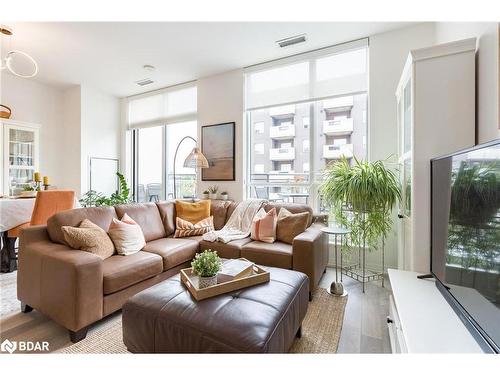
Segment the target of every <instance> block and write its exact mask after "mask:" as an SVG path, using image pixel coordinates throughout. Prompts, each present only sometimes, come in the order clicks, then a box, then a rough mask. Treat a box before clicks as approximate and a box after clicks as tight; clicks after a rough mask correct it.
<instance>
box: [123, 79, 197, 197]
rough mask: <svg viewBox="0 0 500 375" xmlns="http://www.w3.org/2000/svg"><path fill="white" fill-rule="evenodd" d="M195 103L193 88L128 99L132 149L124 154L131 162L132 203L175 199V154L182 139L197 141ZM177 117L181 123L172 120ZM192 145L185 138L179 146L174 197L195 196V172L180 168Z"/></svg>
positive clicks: (187, 87)
mask: <svg viewBox="0 0 500 375" xmlns="http://www.w3.org/2000/svg"><path fill="white" fill-rule="evenodd" d="M196 100H197V89H196V86H192V85H187V86H185V87H182V88H175V89H165V90H163V91H162V92H159V93H158V92H155V93H154V94H151V95H138V96H136V97H131V98H129V99H128V119H129V123H128V127H129V129H130V131H129V132H128V133H129V135H130V136H131V137H130V138H132V143H133V147H131V148H130V150H129V154H128V155H127V157H128V158H129V160H131V161H132V163H131V164H132V168H131V171H130V172H131V176H127V177H128V179H129V180H131V181H132V183H131V186H132V190H133V196H134V200H135V201H137V202H149V201H158V200H162V199H169V198H173V197H174V154H175V151H176V149H177V146H178V145H179V143H180V141H181V140H182V139H183V138H184V137H186V136H190V137H192V138H194V139H196V138H197V133H198V125H197V121H196V108H197V102H196ZM179 116H182V118H183V121H182V122H181V121H175V120H176V119H179ZM152 123H153V124H152ZM154 123H158V125H156V126H155V125H154ZM194 146H195V142H193V141H192V140H191V139H186V140H185V141H183V142H182V144H181V145H180V146H179V150H178V153H177V159H176V190H177V191H176V194H175V195H176V196H177V198H182V197H188V196H189V197H190V196H192V195H193V193H194V185H195V182H196V170H195V169H193V168H185V167H184V166H183V160H184V159H185V158H186V157H187V155H188V154H189V153H190V152H191V150H192V149H193V147H194ZM127 150H128V149H127Z"/></svg>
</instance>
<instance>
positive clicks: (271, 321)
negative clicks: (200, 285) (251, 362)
mask: <svg viewBox="0 0 500 375" xmlns="http://www.w3.org/2000/svg"><path fill="white" fill-rule="evenodd" d="M267 268H268V269H269V271H270V273H271V275H270V276H271V277H270V279H271V280H270V281H269V282H268V283H265V284H260V285H256V286H253V287H250V288H246V289H242V290H238V291H235V292H231V293H226V294H222V295H220V296H216V297H212V298H209V299H206V300H203V301H199V302H198V301H196V300H195V299H194V298H193V297H192V296H191V294H190V293H189V291H188V290H187V289H186V288H185V287H184V285H183V284H182V283H181V281H180V277H179V275H176V276H173V277H171V278H170V279H168V280H165V281H163V282H161V283H159V284H157V285H155V286H152V287H150V288H148V289H146V290H143V291H142V292H139V293H138V294H136V295H135V296H133V297H131V298H130V299H129V300H128V301H127V302H126V303H125V305H124V306H123V316H122V320H123V342H124V343H125V345H126V346H127V348H128V350H129V351H131V352H132V353H286V352H288V351H289V349H290V347H291V346H292V344H293V341H294V339H295V337H296V336H298V337H300V333H301V331H300V328H301V324H302V320H303V319H304V317H305V315H306V312H307V304H308V302H309V280H308V278H307V276H306V275H304V274H303V273H300V272H296V271H290V270H284V269H280V268H271V267H267Z"/></svg>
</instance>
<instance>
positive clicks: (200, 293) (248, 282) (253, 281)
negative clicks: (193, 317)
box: [181, 258, 269, 301]
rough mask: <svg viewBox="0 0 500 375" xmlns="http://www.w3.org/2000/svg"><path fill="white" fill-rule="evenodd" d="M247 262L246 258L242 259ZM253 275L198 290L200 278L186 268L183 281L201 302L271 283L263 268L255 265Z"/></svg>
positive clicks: (182, 273)
mask: <svg viewBox="0 0 500 375" xmlns="http://www.w3.org/2000/svg"><path fill="white" fill-rule="evenodd" d="M240 259H241V260H246V259H245V258H240ZM252 271H253V274H252V275H250V276H247V277H242V278H241V279H236V280H232V281H228V282H225V283H220V284H217V285H214V286H209V287H208V288H203V289H198V276H197V275H195V274H193V272H192V268H184V269H182V270H181V281H182V282H183V283H184V285H185V286H186V288H188V290H189V291H190V292H191V295H192V296H193V297H194V298H195V299H196V300H197V301H201V300H204V299H206V298H210V297H215V296H218V295H219V294H224V293H229V292H232V291H234V290H238V289H243V288H248V287H249V286H254V285H257V284H262V283H266V282H268V281H269V271H266V270H265V269H263V268H262V267H259V266H257V265H255V264H254V265H253V270H252Z"/></svg>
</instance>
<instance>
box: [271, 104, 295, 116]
mask: <svg viewBox="0 0 500 375" xmlns="http://www.w3.org/2000/svg"><path fill="white" fill-rule="evenodd" d="M294 114H295V105H294V104H291V105H282V106H281V107H273V108H269V116H271V117H277V118H281V117H289V116H293V115H294Z"/></svg>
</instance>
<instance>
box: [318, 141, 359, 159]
mask: <svg viewBox="0 0 500 375" xmlns="http://www.w3.org/2000/svg"><path fill="white" fill-rule="evenodd" d="M342 156H345V157H346V158H348V159H350V158H352V157H353V148H352V143H348V144H344V145H324V146H323V157H324V158H325V159H340V158H341V157H342Z"/></svg>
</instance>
